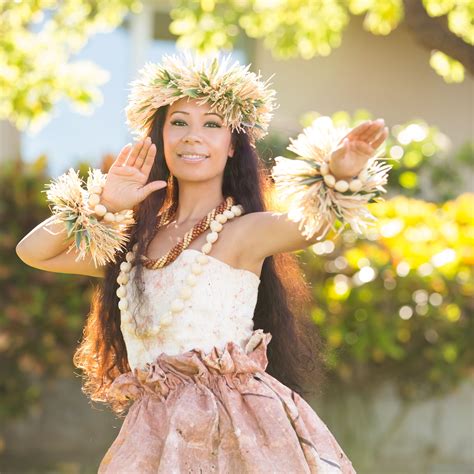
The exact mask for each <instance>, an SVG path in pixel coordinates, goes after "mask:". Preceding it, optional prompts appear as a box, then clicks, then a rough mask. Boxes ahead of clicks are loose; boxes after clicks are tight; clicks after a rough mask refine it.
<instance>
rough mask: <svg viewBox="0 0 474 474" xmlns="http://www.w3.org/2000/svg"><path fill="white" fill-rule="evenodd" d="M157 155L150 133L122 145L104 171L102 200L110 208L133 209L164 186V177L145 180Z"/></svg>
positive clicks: (113, 209) (116, 210)
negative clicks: (162, 178) (114, 158)
mask: <svg viewBox="0 0 474 474" xmlns="http://www.w3.org/2000/svg"><path fill="white" fill-rule="evenodd" d="M155 155H156V145H155V144H152V142H151V139H150V137H146V139H144V140H141V141H139V142H137V143H135V145H132V144H128V145H125V146H124V147H123V148H122V151H121V152H120V153H119V155H118V157H117V159H116V160H115V161H114V163H113V164H112V166H111V167H110V169H109V172H108V173H107V179H106V181H105V186H104V189H103V191H102V196H101V204H104V205H105V207H106V208H107V210H108V211H109V212H118V211H122V210H124V209H133V208H134V207H135V206H136V205H137V204H139V203H140V202H142V201H143V200H144V199H145V198H146V197H147V196H149V195H150V194H151V193H152V192H154V191H158V190H159V189H163V188H164V187H166V185H167V183H166V181H152V182H151V183H148V184H146V182H147V180H148V176H149V175H150V171H151V168H152V166H153V162H154V160H155Z"/></svg>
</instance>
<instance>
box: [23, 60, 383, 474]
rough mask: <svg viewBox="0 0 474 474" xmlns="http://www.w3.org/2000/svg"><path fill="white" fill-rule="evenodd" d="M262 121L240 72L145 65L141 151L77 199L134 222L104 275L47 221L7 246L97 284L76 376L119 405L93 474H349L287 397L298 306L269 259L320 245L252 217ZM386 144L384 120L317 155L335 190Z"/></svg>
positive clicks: (139, 106)
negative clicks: (325, 158)
mask: <svg viewBox="0 0 474 474" xmlns="http://www.w3.org/2000/svg"><path fill="white" fill-rule="evenodd" d="M196 73H198V74H197V76H199V79H198V81H200V87H199V88H198V87H191V85H192V84H193V80H195V79H196V77H197V76H196ZM160 81H161V82H160ZM180 81H181V82H180ZM190 84H191V85H190ZM243 85H244V87H242V86H243ZM206 86H209V90H208V89H206ZM173 88H174V89H173ZM170 89H171V90H170ZM177 91H178V93H177ZM216 91H217V92H216ZM229 91H230V92H229ZM221 92H222V94H220V93H221ZM224 92H225V94H224ZM229 96H232V97H237V98H238V99H239V100H236V101H233V102H232V103H229V102H226V100H227V99H226V97H227V98H228V97H229ZM236 104H237V105H236ZM249 104H250V105H249ZM250 106H253V108H251V107H250ZM249 107H250V108H249ZM273 107H274V105H273V91H270V90H269V89H268V88H267V84H263V83H262V82H261V81H260V79H259V77H257V76H255V75H254V74H252V73H250V72H248V67H247V68H241V67H239V66H235V65H234V66H232V67H229V66H228V64H227V63H226V61H223V62H222V63H221V64H219V63H218V61H217V60H214V61H213V62H207V63H206V62H199V61H198V60H195V59H192V58H191V59H190V58H189V57H188V58H176V57H171V58H169V57H168V58H165V59H164V61H163V65H160V66H152V65H148V66H147V67H146V68H145V69H144V70H142V71H141V78H140V80H138V81H136V82H135V83H134V87H133V89H132V93H131V97H130V104H129V107H128V108H127V116H128V120H129V124H130V125H131V128H132V129H134V130H135V131H138V132H140V133H141V135H142V139H141V140H140V141H138V142H137V143H136V144H135V145H134V146H131V145H127V146H126V147H124V148H123V149H122V151H121V152H120V154H119V155H118V157H117V159H116V161H115V162H114V163H113V165H112V166H111V168H110V170H109V172H108V174H107V176H106V179H103V180H102V181H101V186H98V187H97V183H98V182H100V179H98V180H96V185H94V183H93V182H92V181H93V180H92V181H91V183H89V184H88V191H90V193H89V195H88V196H89V197H88V199H89V201H88V205H89V206H90V208H91V209H92V210H93V211H95V212H96V214H97V220H98V221H100V220H101V217H102V216H103V217H102V222H103V223H104V225H107V222H109V224H108V225H110V226H112V224H110V222H115V221H114V219H116V221H117V220H123V218H121V219H119V218H118V217H117V216H119V217H120V215H122V217H123V215H127V212H129V214H128V217H130V212H131V210H133V211H134V212H133V215H134V220H133V221H131V222H132V224H135V225H134V226H133V227H132V228H131V231H130V232H129V234H127V236H126V239H127V240H126V254H125V258H124V255H123V253H122V252H121V248H120V247H121V246H120V245H117V247H115V250H114V251H115V255H114V258H116V259H117V260H118V261H116V262H115V261H113V260H109V261H108V262H107V263H104V262H105V259H104V258H102V260H101V259H99V261H101V262H102V264H99V265H96V263H97V258H95V257H96V256H97V255H98V254H100V251H101V250H100V249H98V248H97V247H99V246H97V247H96V250H95V251H96V255H95V256H94V255H92V256H91V255H87V258H83V259H82V260H80V259H79V260H78V259H77V258H76V257H77V252H76V254H75V255H74V254H73V253H71V252H68V250H67V246H68V245H70V240H68V241H67V242H66V243H65V242H64V241H63V238H64V234H63V231H64V228H65V225H66V221H65V219H59V221H58V216H60V214H59V213H56V215H55V216H52V218H50V219H48V220H46V221H45V222H44V223H42V224H40V225H39V226H38V227H37V228H35V229H34V230H33V231H32V232H30V233H29V234H28V235H27V236H26V237H25V238H24V239H23V240H22V241H21V242H20V243H19V244H18V246H17V253H18V255H19V256H20V258H22V260H23V261H25V262H26V263H27V264H29V265H31V266H34V267H36V268H40V269H44V270H48V271H55V272H64V273H75V274H83V275H91V276H97V277H103V278H104V280H103V285H102V287H101V288H100V289H99V290H98V291H97V294H96V297H95V299H94V302H93V303H94V304H93V309H92V311H91V314H90V315H89V319H88V321H87V325H86V328H85V332H84V338H83V341H82V343H81V346H80V347H79V348H78V350H77V352H76V354H75V357H74V361H75V364H76V366H77V367H80V368H82V369H83V370H84V374H85V378H86V381H85V385H84V391H85V392H86V393H87V394H88V395H90V396H91V398H92V399H93V400H99V401H107V402H108V403H110V405H111V406H112V407H113V408H114V409H115V410H116V412H117V413H122V412H124V411H125V408H127V407H128V406H129V405H130V402H133V403H132V404H131V406H130V407H129V410H128V413H127V416H126V418H125V420H124V423H123V426H122V428H121V430H120V433H119V435H118V437H117V439H116V440H115V441H114V443H113V444H112V446H111V447H110V449H109V450H108V452H107V454H106V455H105V457H104V458H103V460H102V462H101V464H100V467H99V472H100V473H106V472H107V473H118V472H127V473H132V472H133V473H135V472H136V473H147V472H163V473H165V472H166V473H168V472H176V473H184V472H186V473H187V472H219V473H224V472H225V473H244V472H245V473H247V472H248V473H257V472H258V473H260V472H262V473H263V472H265V473H267V472H268V473H270V472H278V473H279V472H281V473H290V472H291V473H296V472H298V473H299V472H301V473H303V472H312V473H322V472H343V473H353V472H355V471H354V469H353V467H352V464H351V462H350V461H349V459H348V458H347V456H346V455H345V453H344V452H343V450H342V449H341V447H340V446H339V444H338V443H337V441H336V440H335V438H334V436H333V435H332V434H331V433H330V431H329V430H328V428H327V427H326V425H325V424H324V423H323V422H322V421H321V420H320V418H319V417H318V415H317V414H316V413H315V412H314V411H313V410H312V409H311V408H310V406H309V405H308V404H307V403H306V402H305V400H304V399H303V398H302V397H301V396H300V395H299V393H297V392H301V387H300V385H299V382H301V380H302V375H303V372H304V370H305V369H306V367H305V366H304V362H303V360H304V356H305V355H306V353H305V345H304V341H303V337H304V333H303V331H304V329H303V330H302V329H301V328H302V326H301V325H300V324H301V323H298V318H296V317H295V316H296V312H294V309H295V308H296V304H295V303H298V302H301V301H295V300H297V299H298V298H301V299H304V298H305V297H306V296H307V294H305V291H304V287H302V286H301V285H298V282H296V284H295V276H296V277H297V274H296V273H295V265H294V260H292V259H291V257H289V256H287V257H286V258H285V257H278V258H275V257H276V256H277V255H278V254H282V253H285V252H291V251H293V250H297V249H302V248H304V247H306V246H308V245H311V244H313V243H315V242H316V241H317V240H318V239H319V238H321V236H322V235H323V232H321V231H320V232H316V233H313V234H314V235H313V236H312V237H311V238H309V239H308V238H307V237H308V236H307V235H303V234H304V233H302V231H301V225H299V224H298V222H296V221H295V219H293V220H290V219H289V216H288V215H287V214H285V213H277V212H268V211H266V210H265V209H266V206H265V202H264V191H265V189H266V187H267V186H268V183H269V180H268V179H267V177H266V176H265V174H264V172H263V167H262V166H261V165H260V163H259V160H258V156H257V153H256V151H255V147H254V143H255V141H256V140H257V139H259V138H261V137H262V136H263V135H264V134H265V133H266V128H267V126H268V122H269V120H270V117H271V111H272V109H273ZM250 109H251V110H250ZM249 110H250V111H249ZM386 136H387V129H386V128H385V127H384V124H383V121H375V122H364V123H363V124H361V125H359V126H358V127H356V128H355V129H353V130H352V131H350V132H349V133H348V134H347V135H346V136H345V139H344V140H342V141H341V142H340V146H339V147H338V148H337V149H336V150H334V151H333V152H332V153H331V160H330V161H329V162H328V167H329V170H330V171H331V172H332V174H333V176H334V177H335V178H336V179H337V180H338V181H341V180H343V179H346V178H350V177H354V176H356V175H357V174H358V172H359V171H360V170H362V169H363V168H364V165H365V164H366V163H367V161H368V160H369V158H370V157H371V156H372V155H373V153H374V151H375V149H376V148H378V147H379V145H380V144H382V143H383V141H384V140H385V138H386ZM93 195H94V196H93ZM50 198H51V196H50ZM99 199H100V203H99V201H98V200H99ZM51 200H52V202H53V201H54V200H53V199H51ZM55 202H56V204H57V201H55ZM97 206H98V207H97ZM100 206H105V207H104V208H101V207H100ZM105 211H107V214H106V213H105ZM78 212H82V211H78ZM87 212H89V211H87ZM91 212H92V211H91ZM121 213H122V214H121ZM61 216H62V217H64V215H61ZM107 216H111V217H110V218H108V217H107ZM114 216H115V217H114ZM328 216H329V214H328ZM55 218H56V219H55ZM106 221H107V222H106ZM327 221H328V222H329V224H331V223H332V222H331V219H330V218H329V217H328V218H327ZM328 222H326V221H324V220H321V221H320V222H319V227H318V229H319V230H321V228H322V226H323V225H324V224H327V223H328ZM129 223H130V222H129ZM300 224H301V223H300ZM114 225H115V224H114ZM117 225H119V224H117ZM326 228H327V227H326ZM48 229H49V231H50V232H51V233H49V232H47V230H48ZM68 229H69V230H70V228H69V227H68ZM77 235H79V236H80V235H83V234H80V233H76V236H77ZM89 235H92V234H91V233H89ZM122 237H123V236H122ZM123 242H124V241H123V240H122V241H120V242H119V243H122V244H123ZM76 245H78V243H77V241H76ZM91 246H92V244H90V246H89V247H87V248H88V250H89V251H92V247H91ZM123 246H124V245H122V247H123ZM79 248H80V246H78V249H79ZM69 249H71V247H69ZM82 250H84V247H82ZM112 253H113V252H112ZM33 255H34V256H33ZM80 255H82V257H84V256H85V255H84V252H82V253H80ZM274 256H275V257H274ZM102 257H103V255H102ZM291 282H293V287H292V288H293V289H292V294H289V293H288V290H289V289H290V286H289V285H290V283H291ZM295 289H296V290H298V289H299V291H300V293H299V294H298V293H297V292H296V293H294V294H293V291H294V290H295ZM270 341H272V343H271V344H270V345H269V346H268V353H267V345H268V344H269V343H270ZM267 356H268V357H267ZM271 374H273V375H271Z"/></svg>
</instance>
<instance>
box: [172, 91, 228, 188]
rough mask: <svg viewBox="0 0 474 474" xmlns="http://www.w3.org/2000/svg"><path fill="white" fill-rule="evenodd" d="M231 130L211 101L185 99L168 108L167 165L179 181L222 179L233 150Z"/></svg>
mask: <svg viewBox="0 0 474 474" xmlns="http://www.w3.org/2000/svg"><path fill="white" fill-rule="evenodd" d="M231 141H232V133H231V131H230V129H229V128H228V127H227V126H225V125H224V120H223V118H222V116H220V115H218V114H216V113H213V112H211V110H210V107H209V105H208V104H203V105H198V103H197V101H196V100H193V99H187V98H183V99H180V100H178V101H176V102H174V103H173V104H171V105H170V106H169V107H168V111H167V113H166V119H165V123H164V127H163V147H164V153H165V160H166V164H167V165H168V168H169V170H170V171H171V173H172V174H173V175H174V176H176V178H177V179H178V180H183V181H207V180H213V179H216V178H220V179H222V176H223V174H224V168H225V165H226V163H227V157H228V156H232V155H233V153H234V150H233V147H232V143H231Z"/></svg>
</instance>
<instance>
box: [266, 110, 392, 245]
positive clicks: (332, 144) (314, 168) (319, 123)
mask: <svg viewBox="0 0 474 474" xmlns="http://www.w3.org/2000/svg"><path fill="white" fill-rule="evenodd" d="M349 130H350V129H348V128H347V127H344V126H338V127H336V126H335V125H334V123H333V121H332V119H331V118H330V117H327V116H322V117H318V118H317V119H316V120H314V122H313V123H312V124H311V126H309V127H307V128H305V129H304V130H303V133H300V134H299V135H298V137H297V138H296V139H291V138H290V143H291V144H290V145H289V146H288V147H287V149H288V150H290V151H292V152H294V153H295V154H296V155H297V157H296V158H285V157H283V156H278V157H276V158H275V165H274V166H273V168H272V176H273V179H274V181H275V187H276V190H277V192H278V194H279V197H280V199H282V200H283V201H285V202H286V203H287V205H288V217H289V219H290V220H292V221H294V222H299V223H300V225H299V229H300V230H302V234H303V236H304V237H306V238H307V239H309V238H311V237H312V236H313V235H314V234H315V233H316V232H317V231H318V230H320V229H322V228H323V226H325V227H324V228H323V230H322V231H321V230H320V234H319V236H318V240H321V239H323V238H324V237H325V236H326V234H327V232H328V231H329V230H330V229H331V228H332V229H333V230H334V231H336V228H335V226H334V222H335V221H336V220H338V221H340V222H341V223H342V224H343V225H342V226H341V227H340V228H339V230H338V231H337V233H336V235H338V234H340V233H341V232H342V231H343V230H344V227H345V224H346V223H348V224H349V225H350V227H351V228H352V229H353V230H354V231H355V232H357V233H359V234H362V233H363V231H364V230H366V229H367V228H368V227H369V226H371V225H374V223H375V222H374V221H376V218H375V217H374V216H373V215H372V214H371V213H370V212H369V210H368V209H367V207H366V205H367V204H368V203H369V202H378V201H383V198H381V197H380V194H381V193H382V192H386V189H385V188H384V187H383V185H384V184H386V183H387V176H388V174H387V173H388V171H389V170H390V169H391V168H392V165H389V164H382V163H379V162H378V161H377V160H387V159H391V158H388V157H382V154H383V153H384V150H383V148H381V149H379V150H377V151H376V152H375V154H374V156H372V157H371V158H370V159H369V160H368V161H367V163H366V165H365V166H364V168H363V169H362V171H361V172H360V173H359V175H358V180H359V181H360V184H359V187H358V188H359V189H358V190H357V191H351V190H350V189H349V190H347V191H344V192H339V191H337V190H336V189H334V188H333V187H329V186H327V185H326V184H325V182H324V179H323V175H322V173H321V166H323V167H324V166H325V164H327V163H328V162H329V160H330V157H331V154H332V152H333V151H334V150H335V149H336V148H337V147H338V146H340V142H341V139H342V138H343V137H344V136H346V135H347V133H348V132H349Z"/></svg>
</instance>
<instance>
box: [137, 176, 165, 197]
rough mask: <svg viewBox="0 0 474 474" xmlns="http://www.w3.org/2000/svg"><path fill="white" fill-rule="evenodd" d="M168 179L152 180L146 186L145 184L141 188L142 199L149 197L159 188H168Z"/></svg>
mask: <svg viewBox="0 0 474 474" xmlns="http://www.w3.org/2000/svg"><path fill="white" fill-rule="evenodd" d="M167 184H168V183H167V182H166V181H152V182H151V183H148V184H147V185H146V186H143V188H142V189H141V196H140V197H141V200H142V201H143V199H145V198H147V197H148V196H149V195H150V194H151V193H153V192H155V191H158V190H159V189H163V188H166V186H167Z"/></svg>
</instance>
